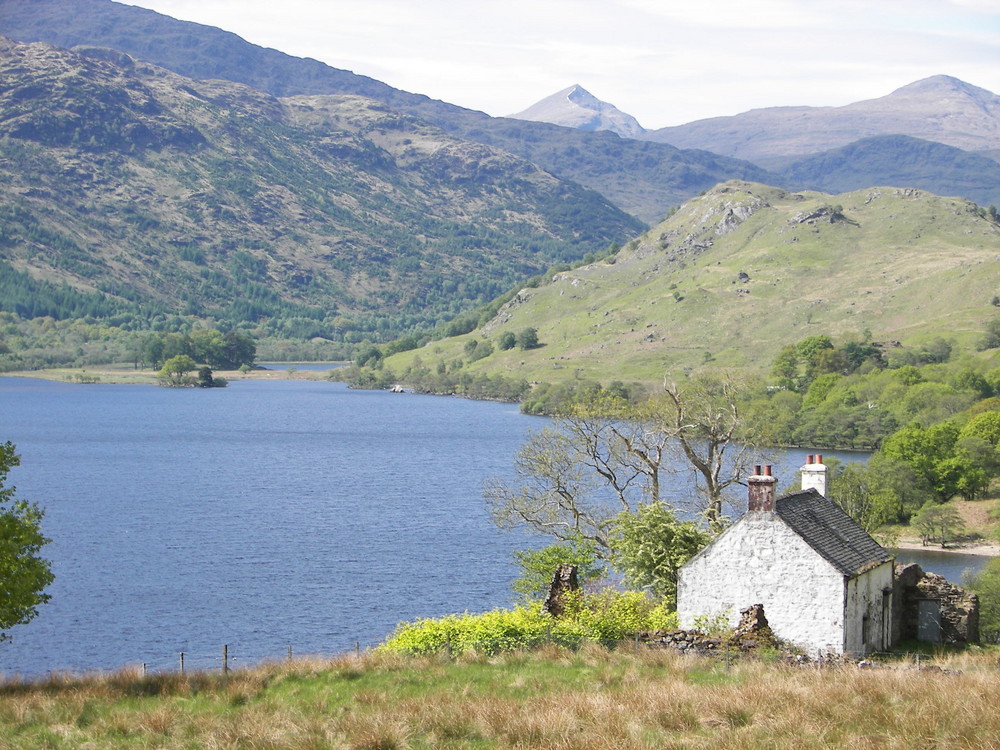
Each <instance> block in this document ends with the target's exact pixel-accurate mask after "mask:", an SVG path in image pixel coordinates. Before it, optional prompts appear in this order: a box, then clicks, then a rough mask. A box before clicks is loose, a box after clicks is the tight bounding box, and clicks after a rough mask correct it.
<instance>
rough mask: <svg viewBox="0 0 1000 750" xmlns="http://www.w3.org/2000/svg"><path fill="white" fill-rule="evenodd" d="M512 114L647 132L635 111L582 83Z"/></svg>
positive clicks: (627, 134)
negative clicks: (629, 111) (627, 110)
mask: <svg viewBox="0 0 1000 750" xmlns="http://www.w3.org/2000/svg"><path fill="white" fill-rule="evenodd" d="M510 117H512V118H514V119H517V120H532V121H534V122H547V123H550V124H552V125H562V126H563V127H567V128H576V129H578V130H610V131H611V132H612V133H617V134H618V135H620V136H622V137H623V138H635V137H637V136H639V135H641V134H642V133H644V132H646V131H645V129H644V128H643V127H642V126H641V125H640V124H639V122H638V121H637V120H636V119H635V118H634V117H632V115H629V114H626V113H625V112H622V111H621V110H620V109H618V108H617V107H615V106H614V105H613V104H608V103H607V102H604V101H601V100H600V99H598V98H597V97H596V96H594V95H593V94H591V93H590V92H589V91H587V90H586V89H585V88H583V86H581V85H580V84H578V83H577V84H573V85H572V86H570V87H569V88H566V89H563V90H562V91H557V92H556V93H554V94H552V95H551V96H547V97H545V98H544V99H542V100H541V101H539V102H537V103H535V104H533V105H532V106H530V107H528V108H527V109H526V110H524V111H523V112H519V113H517V114H514V115H510Z"/></svg>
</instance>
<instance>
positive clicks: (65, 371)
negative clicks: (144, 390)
mask: <svg viewBox="0 0 1000 750" xmlns="http://www.w3.org/2000/svg"><path fill="white" fill-rule="evenodd" d="M298 364H302V363H289V367H296V365H298ZM324 364H325V363H324ZM329 373H330V370H300V369H295V370H292V371H291V372H289V370H288V369H282V370H264V369H261V370H251V371H250V372H241V371H240V370H212V375H213V377H220V378H225V379H226V380H228V381H230V382H232V381H234V380H326V379H327V376H328V375H329ZM0 377H4V378H33V379H35V380H50V381H53V382H57V383H75V384H78V385H153V386H157V385H159V381H158V380H157V377H156V371H155V370H133V369H131V368H126V367H112V366H104V367H92V368H87V367H54V368H52V369H48V370H13V371H11V372H0Z"/></svg>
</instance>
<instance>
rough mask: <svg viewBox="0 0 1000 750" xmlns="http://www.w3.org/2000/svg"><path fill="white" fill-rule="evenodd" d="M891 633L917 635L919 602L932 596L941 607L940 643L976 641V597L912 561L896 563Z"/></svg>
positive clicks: (906, 637) (913, 637) (900, 636)
mask: <svg viewBox="0 0 1000 750" xmlns="http://www.w3.org/2000/svg"><path fill="white" fill-rule="evenodd" d="M893 599H894V602H893V609H894V612H893V614H894V619H895V621H896V623H897V625H898V627H894V635H895V636H896V640H895V641H894V643H898V642H899V641H901V640H916V639H917V622H918V617H919V603H920V601H921V600H922V599H934V600H937V601H938V602H939V603H940V607H941V640H942V642H944V643H958V644H961V643H978V642H979V597H977V596H976V595H975V594H970V593H969V592H968V591H966V590H965V589H963V588H962V587H961V586H957V585H955V584H954V583H951V582H950V581H948V580H947V579H945V578H944V577H943V576H939V575H938V574H937V573H925V572H924V571H923V570H922V569H921V568H920V566H919V565H917V564H916V563H913V564H910V565H899V564H897V565H896V571H895V580H894V582H893Z"/></svg>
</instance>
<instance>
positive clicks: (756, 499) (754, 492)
mask: <svg viewBox="0 0 1000 750" xmlns="http://www.w3.org/2000/svg"><path fill="white" fill-rule="evenodd" d="M777 483H778V479H777V477H773V476H771V467H770V466H764V467H763V468H762V467H760V466H755V467H754V474H753V476H752V477H747V484H748V485H749V486H750V493H749V494H750V502H749V504H748V505H747V510H751V511H754V510H756V511H764V512H765V513H771V512H773V511H774V486H775V485H776V484H777Z"/></svg>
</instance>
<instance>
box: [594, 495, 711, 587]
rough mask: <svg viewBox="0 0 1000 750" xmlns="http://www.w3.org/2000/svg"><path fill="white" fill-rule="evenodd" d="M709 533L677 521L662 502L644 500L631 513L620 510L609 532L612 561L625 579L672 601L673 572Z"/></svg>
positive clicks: (672, 510)
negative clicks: (612, 549)
mask: <svg viewBox="0 0 1000 750" xmlns="http://www.w3.org/2000/svg"><path fill="white" fill-rule="evenodd" d="M710 539H711V535H710V534H708V533H707V532H706V531H704V530H703V529H700V528H698V526H697V525H696V524H694V523H692V522H690V521H680V520H678V518H677V514H676V513H675V512H674V509H673V508H671V507H670V506H669V505H667V504H666V503H664V502H662V501H661V502H655V503H647V504H646V505H642V506H640V507H639V509H638V510H637V511H636V512H635V513H620V514H619V515H618V517H617V518H616V519H615V524H614V529H613V531H612V546H613V548H614V558H613V559H614V563H615V567H616V568H618V569H619V570H620V571H621V572H622V573H623V574H624V576H625V580H626V581H627V582H628V583H629V584H631V585H633V586H636V587H638V588H645V589H649V590H650V591H651V592H652V593H653V594H654V595H655V596H657V597H660V598H663V599H666V600H668V601H669V602H670V603H671V604H673V603H674V601H675V599H676V597H677V571H678V569H679V568H680V567H681V566H682V565H683V564H684V563H686V562H687V561H688V560H690V559H691V558H692V557H693V556H694V555H695V554H696V553H697V552H698V551H699V550H701V549H702V548H703V547H704V546H705V545H706V544H708V542H709V540H710Z"/></svg>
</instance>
